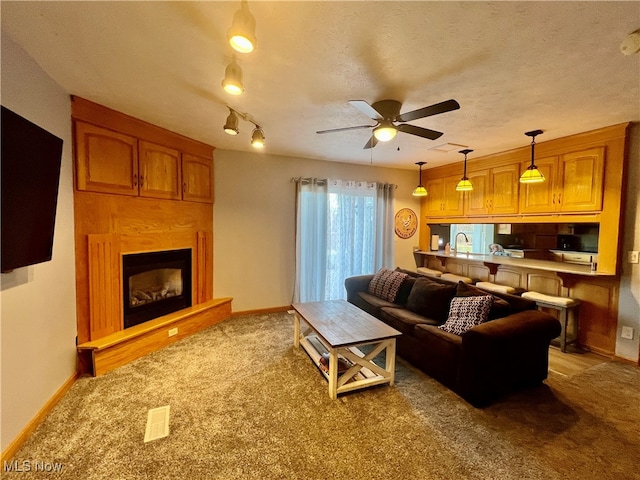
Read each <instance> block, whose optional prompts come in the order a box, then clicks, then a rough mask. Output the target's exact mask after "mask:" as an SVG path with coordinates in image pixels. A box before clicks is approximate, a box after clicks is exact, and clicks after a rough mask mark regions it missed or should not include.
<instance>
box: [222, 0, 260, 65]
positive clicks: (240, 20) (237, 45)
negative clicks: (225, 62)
mask: <svg viewBox="0 0 640 480" xmlns="http://www.w3.org/2000/svg"><path fill="white" fill-rule="evenodd" d="M227 38H228V39H229V44H230V45H231V47H232V48H233V49H234V50H236V51H238V52H240V53H251V52H253V49H254V48H255V46H256V19H255V18H254V17H253V15H252V14H251V11H250V10H249V4H248V3H247V2H246V0H242V1H241V2H240V9H239V10H238V11H237V12H236V13H235V14H234V15H233V22H232V23H231V28H229V31H228V32H227Z"/></svg>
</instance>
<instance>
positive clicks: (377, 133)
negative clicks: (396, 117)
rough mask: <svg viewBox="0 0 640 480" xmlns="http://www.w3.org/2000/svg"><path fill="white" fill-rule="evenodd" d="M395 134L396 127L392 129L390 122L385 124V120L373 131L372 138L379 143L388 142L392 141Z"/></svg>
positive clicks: (396, 131)
mask: <svg viewBox="0 0 640 480" xmlns="http://www.w3.org/2000/svg"><path fill="white" fill-rule="evenodd" d="M397 133H398V130H396V127H394V126H393V124H392V123H391V122H387V121H386V120H384V121H382V123H381V124H380V126H378V127H376V128H374V129H373V136H374V137H376V138H377V139H378V140H379V141H381V142H388V141H389V140H393V138H394V137H395V136H396V134H397Z"/></svg>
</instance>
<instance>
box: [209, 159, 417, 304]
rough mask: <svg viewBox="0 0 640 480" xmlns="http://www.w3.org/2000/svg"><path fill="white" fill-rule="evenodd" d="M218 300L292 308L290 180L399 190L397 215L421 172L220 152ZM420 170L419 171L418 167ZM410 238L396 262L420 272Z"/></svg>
mask: <svg viewBox="0 0 640 480" xmlns="http://www.w3.org/2000/svg"><path fill="white" fill-rule="evenodd" d="M214 164H215V172H214V173H215V203H214V284H213V285H214V296H215V297H227V296H228V297H233V298H234V300H233V303H232V305H233V311H235V312H241V311H247V310H259V309H263V308H272V307H282V306H285V305H289V304H291V301H292V297H293V285H294V276H295V185H294V184H293V183H291V178H292V177H319V178H340V179H349V180H364V181H378V182H388V183H394V184H396V185H398V189H397V190H396V192H395V211H398V210H399V209H401V208H404V207H407V208H411V209H412V210H413V211H414V212H416V214H419V213H420V202H419V201H418V200H417V199H416V198H414V197H412V196H411V192H412V191H413V189H414V188H415V187H416V184H417V181H418V172H417V170H416V171H411V170H400V169H390V168H379V167H373V166H370V165H353V164H345V163H337V162H324V161H318V160H310V159H302V158H292V157H282V156H275V155H269V154H264V153H244V152H237V151H229V150H216V151H215V152H214ZM416 168H417V167H416ZM417 245H418V234H417V233H416V234H415V235H414V236H413V237H411V238H410V239H406V240H405V239H400V238H398V237H397V236H395V247H396V248H395V263H396V265H397V266H400V267H403V268H411V269H415V261H414V258H413V246H417Z"/></svg>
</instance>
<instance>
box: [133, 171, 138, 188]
mask: <svg viewBox="0 0 640 480" xmlns="http://www.w3.org/2000/svg"><path fill="white" fill-rule="evenodd" d="M133 186H134V187H137V186H138V174H137V173H134V174H133Z"/></svg>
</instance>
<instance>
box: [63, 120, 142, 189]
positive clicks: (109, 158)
mask: <svg viewBox="0 0 640 480" xmlns="http://www.w3.org/2000/svg"><path fill="white" fill-rule="evenodd" d="M75 128H76V137H75V145H76V186H77V188H78V190H88V191H91V192H101V193H117V194H120V195H138V148H137V140H136V139H135V138H134V137H130V136H128V135H123V134H121V133H116V132H114V131H112V130H108V129H106V128H101V127H96V126H95V125H91V124H89V123H84V122H79V121H77V122H76V124H75Z"/></svg>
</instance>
